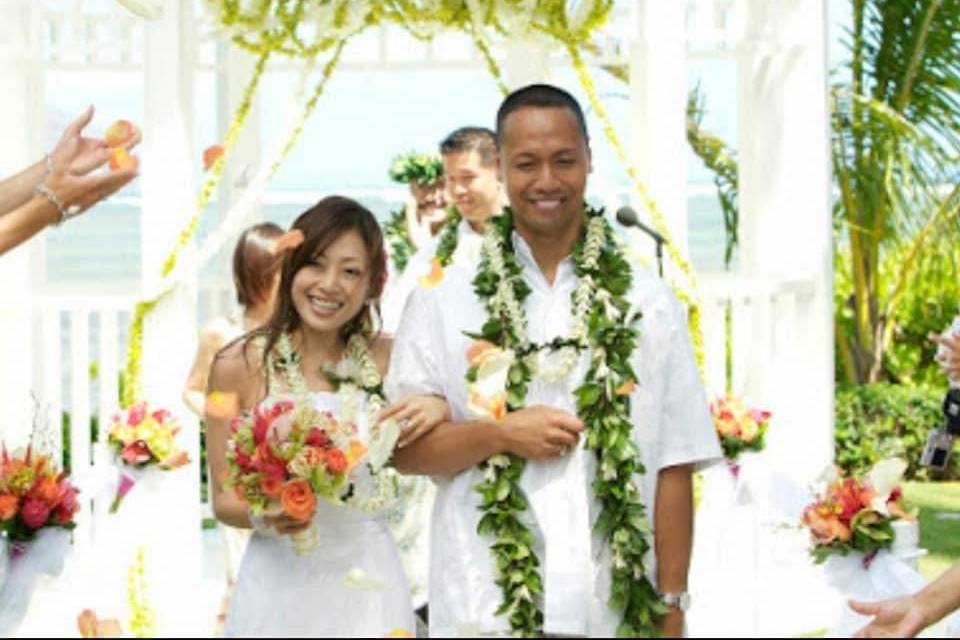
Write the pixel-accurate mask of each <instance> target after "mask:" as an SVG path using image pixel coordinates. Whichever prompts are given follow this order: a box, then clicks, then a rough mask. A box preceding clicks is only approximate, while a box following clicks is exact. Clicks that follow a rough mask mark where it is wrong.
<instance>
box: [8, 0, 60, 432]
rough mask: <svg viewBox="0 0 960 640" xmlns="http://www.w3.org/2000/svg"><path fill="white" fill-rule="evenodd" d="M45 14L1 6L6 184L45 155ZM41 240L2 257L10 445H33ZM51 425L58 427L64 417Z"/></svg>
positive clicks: (13, 4)
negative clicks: (42, 27) (41, 26)
mask: <svg viewBox="0 0 960 640" xmlns="http://www.w3.org/2000/svg"><path fill="white" fill-rule="evenodd" d="M40 10H41V7H40V6H39V3H37V2H32V1H30V0H0V24H3V28H2V29H0V96H3V97H2V99H0V140H3V144H2V151H0V178H5V177H7V176H10V175H13V174H15V173H18V172H20V171H21V170H22V169H24V168H25V167H27V166H28V165H30V164H32V163H34V162H36V161H37V160H39V159H40V158H42V157H43V122H44V117H43V114H44V111H45V110H44V104H43V82H44V75H43V63H42V60H41V52H40V37H39V35H40V29H39V24H40ZM42 233H43V232H42ZM42 233H41V235H42ZM41 242H42V240H40V239H38V238H35V239H34V240H31V241H30V242H27V243H25V244H24V245H21V246H20V247H18V248H17V249H14V250H12V251H10V252H8V253H6V254H4V255H3V256H2V257H0V283H3V284H2V286H0V404H2V406H3V413H4V418H3V425H2V426H0V440H3V441H5V442H6V443H7V445H8V446H9V447H19V446H23V445H26V444H27V439H28V438H29V437H30V431H31V426H32V423H33V417H34V416H33V413H34V411H33V402H32V400H31V398H30V392H31V386H32V382H33V379H32V378H33V364H34V358H33V353H32V347H33V342H34V340H33V329H32V327H33V323H32V322H31V308H30V304H31V301H32V300H33V294H34V292H35V290H36V288H37V286H38V284H39V283H38V282H36V281H35V279H34V278H33V277H31V275H32V274H35V273H37V270H36V269H34V268H32V267H33V266H34V264H35V260H36V259H37V257H38V256H39V255H41V247H40V243H41ZM51 375H59V371H56V372H52V373H51ZM50 419H51V420H52V421H54V422H53V424H56V425H57V426H58V427H59V424H60V422H59V420H60V417H59V416H51V417H50ZM57 433H58V432H57Z"/></svg>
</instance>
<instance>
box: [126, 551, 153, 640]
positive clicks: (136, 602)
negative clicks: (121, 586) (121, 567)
mask: <svg viewBox="0 0 960 640" xmlns="http://www.w3.org/2000/svg"><path fill="white" fill-rule="evenodd" d="M145 564H146V562H145V560H144V552H143V547H137V555H136V556H135V557H134V559H133V562H132V563H131V564H130V569H129V570H128V571H127V605H128V606H129V607H130V633H131V634H133V637H135V638H152V637H154V636H155V635H156V634H157V618H156V616H155V615H154V613H153V609H152V608H151V607H150V603H149V601H148V600H147V575H146V573H147V572H146V568H145Z"/></svg>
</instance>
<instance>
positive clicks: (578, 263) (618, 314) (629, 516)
mask: <svg viewBox="0 0 960 640" xmlns="http://www.w3.org/2000/svg"><path fill="white" fill-rule="evenodd" d="M584 213H585V220H586V226H587V232H586V234H585V237H584V238H581V239H580V240H579V241H578V242H577V244H576V246H575V247H574V250H573V262H574V269H575V273H576V275H577V278H578V280H579V284H578V286H577V288H576V289H575V290H574V293H573V295H572V309H573V313H574V318H573V323H572V332H571V336H569V337H568V338H567V339H565V340H559V341H554V343H551V344H548V345H534V344H532V343H531V342H530V341H529V340H528V338H527V331H526V328H527V327H526V325H527V319H526V316H525V314H524V312H523V301H524V299H525V298H526V297H527V296H528V295H529V294H530V288H529V287H528V285H527V284H526V282H524V280H523V276H522V271H523V270H522V267H521V266H520V264H519V262H518V261H517V258H516V255H515V253H514V250H513V243H512V237H511V236H512V232H513V213H512V211H511V210H510V209H509V208H508V209H505V211H504V214H503V215H501V216H497V217H495V218H492V219H491V220H490V221H488V223H487V229H486V231H485V234H484V244H483V249H482V253H481V261H480V265H479V268H478V271H477V275H476V277H475V278H474V281H473V285H474V291H475V292H476V293H477V295H478V296H479V297H480V299H481V300H483V302H484V305H485V306H486V309H487V313H488V318H487V320H486V322H485V323H484V325H483V328H482V329H481V333H480V335H478V336H474V337H476V338H480V339H483V340H487V341H489V342H491V343H493V344H495V345H497V346H499V347H500V348H502V349H511V350H513V352H514V353H516V354H517V355H518V357H517V358H516V359H515V360H514V362H513V364H512V366H511V367H510V370H509V373H508V376H507V387H506V391H507V406H508V410H510V411H515V410H519V409H521V408H523V406H524V403H525V400H526V395H527V387H528V385H529V383H530V381H531V379H532V378H533V377H534V374H535V371H536V370H537V368H538V367H537V361H538V360H539V356H540V353H541V352H542V351H545V350H548V349H550V350H552V349H561V350H566V351H570V350H573V351H574V353H578V352H579V351H581V350H584V349H589V350H590V352H591V359H590V368H589V371H588V372H587V374H586V376H585V377H584V382H583V384H581V385H580V386H579V387H578V388H577V389H576V391H575V394H576V399H577V416H578V417H579V418H580V419H581V420H582V421H583V423H584V426H585V437H586V448H587V449H589V450H590V451H592V452H593V453H594V455H595V456H596V461H597V473H596V477H595V478H594V481H593V491H594V495H595V496H596V499H597V502H598V503H599V505H600V514H599V516H598V518H597V521H596V523H595V524H594V527H595V529H596V530H597V531H598V532H599V533H600V534H601V535H602V536H603V538H604V540H605V542H606V543H607V545H609V550H610V554H611V577H612V580H613V584H612V588H611V596H610V602H609V604H610V606H612V607H614V608H615V609H616V610H618V611H620V612H621V622H620V625H619V626H618V628H617V634H618V635H621V636H634V637H635V636H651V635H657V634H658V633H659V621H660V618H661V616H662V615H663V613H664V612H665V609H664V607H663V605H662V604H661V603H660V598H659V596H658V594H657V591H656V589H654V587H653V585H652V584H651V583H650V581H649V579H648V578H647V577H646V571H645V567H644V562H643V560H644V554H646V553H647V551H648V550H649V547H650V545H649V543H648V541H647V537H646V534H647V533H649V524H648V522H647V518H646V514H645V508H644V505H643V503H642V502H641V500H640V492H639V489H638V487H637V485H636V479H635V474H642V473H644V471H645V469H644V466H643V464H642V462H641V461H640V455H639V453H640V452H639V450H638V448H637V446H636V445H635V444H634V442H633V439H632V437H631V424H630V397H629V394H630V391H631V390H632V388H633V387H634V385H635V382H634V381H635V380H636V374H635V373H634V372H633V369H632V367H631V366H630V357H631V355H632V354H633V351H634V349H635V348H636V345H637V337H638V335H639V332H638V330H637V329H635V328H634V324H635V321H636V319H637V317H638V316H639V314H635V315H634V316H633V317H630V318H628V317H627V316H628V313H629V303H628V301H627V300H626V297H625V296H626V293H627V292H628V291H629V289H630V285H631V282H632V274H631V271H630V265H629V263H628V262H627V260H626V259H625V258H624V256H623V253H622V251H621V250H620V248H619V247H618V245H617V242H616V239H615V236H614V233H613V230H612V229H611V227H610V225H609V223H608V222H607V221H606V220H605V218H604V215H603V210H602V209H600V210H595V209H591V208H589V207H587V206H586V205H584ZM564 359H565V360H569V358H564ZM564 368H565V369H566V374H567V375H569V372H570V370H571V369H572V367H569V368H568V367H564ZM469 375H470V373H469V372H468V382H469ZM525 463H526V461H525V460H524V459H523V458H520V457H517V456H514V455H512V454H502V455H496V456H493V457H491V458H490V459H488V460H486V461H485V462H483V463H481V465H480V468H481V469H482V470H483V472H484V473H483V478H484V479H483V481H482V482H480V483H479V484H478V485H477V486H476V487H475V488H476V490H477V491H478V492H479V493H480V494H481V496H482V501H481V507H480V509H481V511H482V512H483V515H482V517H481V519H480V524H479V526H478V528H477V530H478V533H479V534H481V535H490V536H491V537H492V538H493V544H492V545H491V552H492V553H493V555H494V558H495V560H496V573H497V579H496V583H497V585H498V586H499V587H500V588H501V589H502V592H503V602H502V603H501V605H500V607H499V608H498V609H497V612H496V613H497V615H501V614H505V615H507V617H508V619H509V621H510V627H511V629H512V630H513V632H514V633H515V634H518V635H525V636H531V635H539V634H541V633H542V631H543V630H542V627H543V612H542V611H541V609H540V605H539V602H538V601H539V600H540V599H541V598H542V594H543V580H542V578H541V576H540V571H539V564H540V562H539V560H538V558H537V556H536V554H535V552H534V550H533V536H532V534H531V532H530V530H529V529H528V528H527V527H526V525H524V524H523V523H522V522H521V521H520V518H519V514H520V513H521V512H522V511H524V510H526V509H527V507H528V505H527V499H526V497H525V496H524V495H523V491H522V490H521V488H520V477H521V475H522V474H523V469H524V466H525Z"/></svg>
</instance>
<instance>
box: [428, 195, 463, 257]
mask: <svg viewBox="0 0 960 640" xmlns="http://www.w3.org/2000/svg"><path fill="white" fill-rule="evenodd" d="M461 220H463V216H462V215H461V214H460V211H459V210H458V209H457V208H456V207H448V208H447V221H446V222H444V223H443V231H441V232H440V241H439V242H437V253H436V254H435V255H434V257H435V258H436V259H437V260H439V261H440V266H441V267H448V266H450V262H451V261H452V260H453V252H454V251H456V250H457V243H458V242H459V240H460V236H459V234H458V232H459V230H460V221H461Z"/></svg>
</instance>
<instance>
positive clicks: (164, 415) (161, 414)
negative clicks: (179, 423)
mask: <svg viewBox="0 0 960 640" xmlns="http://www.w3.org/2000/svg"><path fill="white" fill-rule="evenodd" d="M150 415H151V416H153V419H154V420H156V421H157V422H159V423H160V424H163V423H164V422H166V421H167V420H169V419H170V412H169V411H167V410H166V409H157V410H156V411H154V412H153V413H152V414H150Z"/></svg>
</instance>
